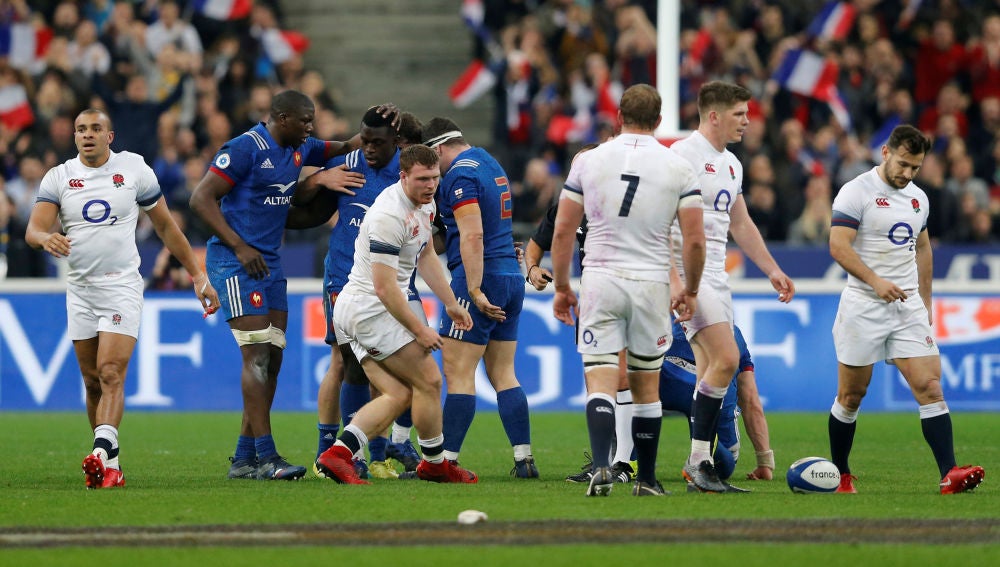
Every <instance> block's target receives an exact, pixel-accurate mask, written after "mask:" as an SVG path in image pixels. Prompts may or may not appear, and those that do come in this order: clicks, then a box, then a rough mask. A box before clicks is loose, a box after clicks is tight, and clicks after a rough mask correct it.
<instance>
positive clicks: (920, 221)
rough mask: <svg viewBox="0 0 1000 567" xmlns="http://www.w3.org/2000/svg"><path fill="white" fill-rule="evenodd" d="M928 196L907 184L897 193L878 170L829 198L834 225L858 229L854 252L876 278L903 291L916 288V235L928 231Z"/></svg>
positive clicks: (854, 284) (859, 285)
mask: <svg viewBox="0 0 1000 567" xmlns="http://www.w3.org/2000/svg"><path fill="white" fill-rule="evenodd" d="M928 213H929V206H928V202H927V195H926V194H925V193H924V192H923V190H922V189H920V188H919V187H917V186H916V185H914V184H913V182H910V183H909V184H907V185H906V187H903V188H902V189H896V188H894V187H892V186H891V185H889V184H888V183H886V182H885V181H883V180H882V178H881V177H879V175H878V168H877V167H874V168H872V169H871V170H870V171H868V172H866V173H862V174H861V175H859V176H857V177H855V178H854V179H852V180H851V181H848V182H847V183H846V184H844V186H843V188H841V190H840V193H838V194H837V198H836V199H834V200H833V222H832V224H833V226H846V227H848V228H853V229H855V230H857V231H858V234H857V236H856V237H855V239H854V245H853V248H854V250H855V252H857V253H858V256H859V257H860V258H861V261H862V262H864V263H865V265H866V266H868V267H869V268H871V270H872V271H874V272H875V273H876V274H878V275H879V277H881V278H885V279H887V280H889V281H891V282H892V283H894V284H896V285H898V286H899V287H900V288H902V289H903V290H906V291H913V290H916V289H917V288H918V287H919V286H918V274H917V261H916V258H917V252H916V248H917V236H918V235H919V234H920V232H921V231H922V230H925V229H926V228H927V217H928ZM847 287H850V288H855V289H859V290H862V291H865V292H867V293H868V294H870V295H871V296H872V297H875V292H874V291H873V290H872V288H871V286H869V285H868V284H866V283H865V282H863V281H861V280H859V279H858V278H856V277H854V276H852V275H848V276H847Z"/></svg>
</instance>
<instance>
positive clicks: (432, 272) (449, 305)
mask: <svg viewBox="0 0 1000 567" xmlns="http://www.w3.org/2000/svg"><path fill="white" fill-rule="evenodd" d="M417 273H419V274H420V277H421V278H423V280H424V283H426V284H427V287H429V288H431V291H432V292H433V293H434V295H436V296H437V298H438V299H439V300H441V304H442V305H444V308H445V311H447V312H448V316H449V317H451V320H452V321H453V322H454V324H455V328H456V329H459V330H462V331H468V330H469V329H471V328H472V316H471V315H469V311H468V310H467V309H466V308H465V307H463V306H462V304H460V303H459V302H458V299H457V298H456V297H455V293H454V292H453V291H452V290H451V286H450V285H448V276H446V275H445V273H444V267H443V266H441V261H440V260H438V258H437V254H436V253H435V252H434V248H433V247H432V246H424V249H423V251H421V252H420V257H419V258H418V259H417Z"/></svg>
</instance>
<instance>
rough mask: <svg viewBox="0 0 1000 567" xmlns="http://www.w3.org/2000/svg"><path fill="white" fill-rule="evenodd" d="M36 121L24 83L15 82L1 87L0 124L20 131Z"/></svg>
mask: <svg viewBox="0 0 1000 567" xmlns="http://www.w3.org/2000/svg"><path fill="white" fill-rule="evenodd" d="M34 123H35V114H34V113H33V112H32V111H31V103H29V102H28V93H27V91H25V90H24V85H20V84H14V85H7V86H5V87H0V124H3V125H4V127H5V128H7V129H9V130H13V131H18V130H21V129H23V128H26V127H28V126H31V125H32V124H34Z"/></svg>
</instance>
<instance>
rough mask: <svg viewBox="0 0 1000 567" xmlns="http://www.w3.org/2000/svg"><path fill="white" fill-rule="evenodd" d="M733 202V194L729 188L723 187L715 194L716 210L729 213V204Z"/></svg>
mask: <svg viewBox="0 0 1000 567" xmlns="http://www.w3.org/2000/svg"><path fill="white" fill-rule="evenodd" d="M732 204H733V195H732V193H730V192H729V190H728V189H722V190H721V191H719V194H718V195H716V196H715V203H714V205H713V206H714V207H715V210H717V211H719V212H721V213H729V206H730V205H732Z"/></svg>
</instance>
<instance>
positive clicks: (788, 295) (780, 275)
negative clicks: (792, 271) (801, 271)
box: [767, 270, 795, 303]
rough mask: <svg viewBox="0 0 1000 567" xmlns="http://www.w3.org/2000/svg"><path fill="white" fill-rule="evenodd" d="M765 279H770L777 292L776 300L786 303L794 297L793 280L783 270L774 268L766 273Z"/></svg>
mask: <svg viewBox="0 0 1000 567" xmlns="http://www.w3.org/2000/svg"><path fill="white" fill-rule="evenodd" d="M767 279H769V280H771V287H773V288H774V290H775V291H777V292H778V301H780V302H782V303H788V302H789V301H791V300H792V298H793V297H795V282H793V281H792V278H790V277H788V276H787V275H785V272H782V271H781V270H774V271H773V272H771V273H770V274H768V275H767Z"/></svg>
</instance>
